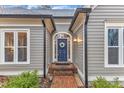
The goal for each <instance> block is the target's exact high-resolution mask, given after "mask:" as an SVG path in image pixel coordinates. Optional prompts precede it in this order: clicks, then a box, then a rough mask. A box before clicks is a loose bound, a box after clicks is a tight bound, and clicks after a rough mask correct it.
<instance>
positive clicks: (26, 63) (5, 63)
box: [0, 62, 30, 65]
mask: <svg viewBox="0 0 124 93" xmlns="http://www.w3.org/2000/svg"><path fill="white" fill-rule="evenodd" d="M15 64H16V65H19V64H30V62H20V63H17V62H16V63H9V62H8V63H5V62H4V63H0V65H15Z"/></svg>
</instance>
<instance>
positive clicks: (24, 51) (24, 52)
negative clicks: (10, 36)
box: [18, 48, 27, 61]
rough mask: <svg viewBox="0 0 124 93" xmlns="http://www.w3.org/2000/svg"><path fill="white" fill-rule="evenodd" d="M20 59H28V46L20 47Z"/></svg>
mask: <svg viewBox="0 0 124 93" xmlns="http://www.w3.org/2000/svg"><path fill="white" fill-rule="evenodd" d="M18 61H27V48H18Z"/></svg>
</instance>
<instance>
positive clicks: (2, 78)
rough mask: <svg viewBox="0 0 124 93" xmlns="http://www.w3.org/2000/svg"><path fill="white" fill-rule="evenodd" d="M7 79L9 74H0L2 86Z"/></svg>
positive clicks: (0, 85)
mask: <svg viewBox="0 0 124 93" xmlns="http://www.w3.org/2000/svg"><path fill="white" fill-rule="evenodd" d="M7 80H8V77H7V76H0V87H2V86H3V85H4V83H5V82H6V81H7Z"/></svg>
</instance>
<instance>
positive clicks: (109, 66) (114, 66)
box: [104, 65, 124, 68]
mask: <svg viewBox="0 0 124 93" xmlns="http://www.w3.org/2000/svg"><path fill="white" fill-rule="evenodd" d="M104 67H105V68H121V67H124V65H105V66H104Z"/></svg>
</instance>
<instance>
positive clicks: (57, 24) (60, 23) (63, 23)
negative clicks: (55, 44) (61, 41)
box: [56, 23, 70, 25]
mask: <svg viewBox="0 0 124 93" xmlns="http://www.w3.org/2000/svg"><path fill="white" fill-rule="evenodd" d="M56 24H57V25H70V23H56Z"/></svg>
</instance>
